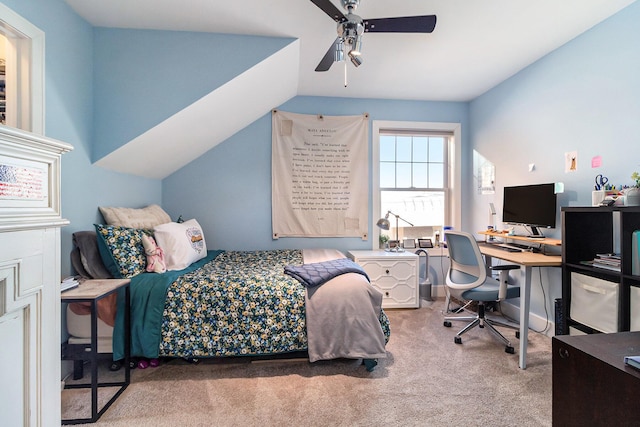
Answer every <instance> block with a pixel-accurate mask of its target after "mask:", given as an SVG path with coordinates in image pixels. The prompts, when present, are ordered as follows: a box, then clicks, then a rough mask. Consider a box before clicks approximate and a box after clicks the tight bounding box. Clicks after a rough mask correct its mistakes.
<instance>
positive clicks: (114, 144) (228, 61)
mask: <svg viewBox="0 0 640 427" xmlns="http://www.w3.org/2000/svg"><path fill="white" fill-rule="evenodd" d="M94 32H95V36H94V47H93V48H94V63H95V66H94V79H95V83H94V90H95V100H96V102H95V103H94V110H95V114H94V129H95V130H94V144H93V155H92V159H93V161H97V160H99V159H100V158H101V157H103V156H105V155H107V154H109V153H111V152H112V151H114V150H115V149H117V148H119V147H120V146H122V145H124V144H126V143H128V142H129V141H131V140H132V139H134V138H136V137H137V136H139V135H141V134H142V133H144V132H146V131H147V130H149V129H151V128H152V127H154V126H156V125H157V124H159V123H161V122H162V121H164V120H165V119H167V118H169V117H171V116H172V115H174V114H175V113H177V112H179V111H180V110H182V109H184V108H185V107H187V106H189V105H191V104H193V103H194V102H196V101H197V100H199V99H200V98H202V97H203V96H204V95H207V94H209V93H210V92H212V91H213V90H215V89H217V88H218V87H220V86H221V85H223V84H224V83H227V82H228V81H229V80H231V79H233V78H234V77H236V76H237V75H239V74H241V73H243V72H244V71H246V70H247V69H249V68H251V67H252V66H254V65H255V64H257V63H259V62H260V61H262V60H263V59H265V58H266V57H268V56H270V55H272V54H273V53H275V52H277V51H278V50H280V49H282V48H283V47H284V46H286V45H287V44H289V43H291V41H292V39H288V38H269V37H257V36H238V35H225V34H208V33H194V32H179V31H152V30H128V29H113V28H96V29H95V31H94Z"/></svg>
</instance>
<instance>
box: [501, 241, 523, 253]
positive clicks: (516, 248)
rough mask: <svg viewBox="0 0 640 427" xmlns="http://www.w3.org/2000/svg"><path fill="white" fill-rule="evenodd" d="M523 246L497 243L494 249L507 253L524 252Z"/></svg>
mask: <svg viewBox="0 0 640 427" xmlns="http://www.w3.org/2000/svg"><path fill="white" fill-rule="evenodd" d="M523 246H524V245H517V244H514V243H498V244H497V245H495V247H496V248H498V249H502V250H503V251H507V252H524V251H525V248H524V247H523Z"/></svg>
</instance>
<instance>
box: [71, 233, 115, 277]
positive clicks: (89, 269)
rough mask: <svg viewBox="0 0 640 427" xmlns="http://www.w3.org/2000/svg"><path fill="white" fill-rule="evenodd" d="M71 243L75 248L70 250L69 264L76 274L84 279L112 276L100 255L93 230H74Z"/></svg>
mask: <svg viewBox="0 0 640 427" xmlns="http://www.w3.org/2000/svg"><path fill="white" fill-rule="evenodd" d="M73 244H74V246H75V248H74V250H73V252H71V265H72V266H73V268H74V270H76V273H78V275H80V276H82V277H84V278H86V279H111V278H113V276H112V275H111V273H110V272H109V270H107V267H105V266H104V263H103V262H102V258H101V257H100V251H99V250H98V238H97V235H96V232H95V231H76V232H75V233H73Z"/></svg>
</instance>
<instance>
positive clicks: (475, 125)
mask: <svg viewBox="0 0 640 427" xmlns="http://www.w3.org/2000/svg"><path fill="white" fill-rule="evenodd" d="M638 22H640V3H634V4H632V5H631V6H629V7H627V8H626V9H624V10H622V11H621V12H620V13H618V14H617V15H614V16H613V17H611V18H610V19H608V20H606V21H604V22H603V23H601V24H600V25H597V26H596V27H594V28H592V29H591V30H590V31H588V32H586V33H585V34H583V35H581V36H579V37H577V38H576V39H574V40H573V41H571V42H569V43H568V44H566V45H564V46H563V47H561V48H559V49H557V50H556V51H554V52H552V53H550V54H549V55H547V56H546V57H544V58H542V59H541V60H539V61H538V62H536V63H534V64H533V65H531V66H529V67H528V68H526V69H525V70H523V71H521V72H520V73H518V74H516V75H515V76H514V77H512V78H511V79H509V80H507V81H505V82H504V83H502V84H500V85H499V86H497V87H496V88H494V89H493V90H491V91H489V92H488V93H486V94H484V95H482V96H481V97H479V98H477V99H475V100H474V101H472V102H471V104H470V129H471V146H472V148H473V149H474V150H477V151H478V152H479V153H480V154H482V155H483V156H484V157H485V158H487V159H489V160H491V161H492V162H493V163H494V164H495V166H496V194H495V195H484V196H482V195H478V194H477V193H475V192H473V193H472V195H473V201H472V203H471V206H470V208H471V212H475V214H474V215H473V217H472V218H471V223H472V229H473V230H480V229H484V228H485V227H486V225H487V224H486V221H487V216H488V204H489V203H490V202H493V203H495V205H496V209H497V211H498V213H499V217H500V215H501V212H502V189H503V187H504V186H508V185H521V184H530V183H541V182H564V184H565V193H564V194H562V195H560V197H559V203H560V204H561V205H562V206H589V205H591V191H592V190H593V184H594V177H595V175H596V174H599V173H602V174H605V175H606V176H608V177H609V178H610V181H611V182H612V183H614V184H616V185H621V184H628V185H630V184H631V183H632V180H631V177H630V176H631V173H632V172H633V171H639V172H640V151H639V149H638V135H640V120H638V118H639V117H640V78H639V77H638V76H640V45H639V44H638V40H640V27H639V26H638V25H637V23H638ZM571 151H577V152H578V170H577V171H576V172H572V173H565V165H564V155H565V153H566V152H571ZM465 154H466V155H469V154H470V153H465ZM594 156H602V167H600V168H592V167H591V160H592V158H593V157H594ZM530 163H534V164H535V165H536V169H535V171H534V172H529V171H528V165H529V164H530ZM498 226H501V224H500V223H499V224H498ZM560 231H561V229H560V217H559V216H558V225H557V228H556V229H555V230H553V232H551V233H547V232H545V234H548V235H551V236H553V237H557V238H560ZM548 270H549V269H545V271H543V272H542V277H543V283H545V289H544V290H545V292H546V302H547V309H548V310H549V311H550V313H553V305H552V302H553V299H554V298H559V297H560V296H561V289H560V284H561V276H560V272H559V269H555V270H552V271H548ZM547 275H548V276H547ZM534 276H537V275H536V274H534ZM538 279H539V277H535V278H534V286H533V289H532V295H533V298H532V312H534V313H537V314H538V315H540V316H544V315H545V310H544V309H545V307H544V305H543V304H542V301H544V297H543V295H542V288H541V287H540V286H539V280H538ZM536 281H537V282H538V284H536V283H535V282H536ZM547 285H548V286H547Z"/></svg>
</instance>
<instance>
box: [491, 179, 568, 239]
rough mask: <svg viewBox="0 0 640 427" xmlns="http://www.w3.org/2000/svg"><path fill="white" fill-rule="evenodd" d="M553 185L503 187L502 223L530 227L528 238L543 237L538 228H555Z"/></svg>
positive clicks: (555, 202)
mask: <svg viewBox="0 0 640 427" xmlns="http://www.w3.org/2000/svg"><path fill="white" fill-rule="evenodd" d="M556 214H557V195H556V192H555V184H534V185H520V186H514V187H504V198H503V205H502V222H504V223H508V224H516V225H523V226H526V227H530V229H531V234H530V235H529V236H528V237H544V235H543V234H542V233H541V232H540V228H555V226H556Z"/></svg>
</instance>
